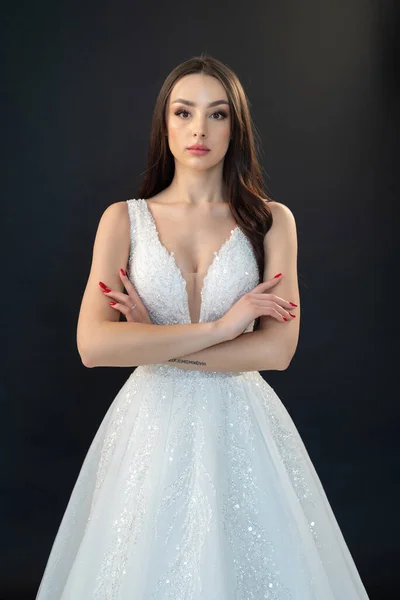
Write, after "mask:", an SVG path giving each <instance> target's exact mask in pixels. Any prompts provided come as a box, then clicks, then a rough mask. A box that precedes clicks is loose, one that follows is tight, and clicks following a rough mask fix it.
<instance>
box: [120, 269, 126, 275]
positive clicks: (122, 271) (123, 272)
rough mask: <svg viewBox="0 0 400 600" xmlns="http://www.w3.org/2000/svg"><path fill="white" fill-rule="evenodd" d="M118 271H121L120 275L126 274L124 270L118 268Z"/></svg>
mask: <svg viewBox="0 0 400 600" xmlns="http://www.w3.org/2000/svg"><path fill="white" fill-rule="evenodd" d="M120 271H121V273H122V275H123V276H124V277H125V276H126V273H125V271H124V270H123V269H120Z"/></svg>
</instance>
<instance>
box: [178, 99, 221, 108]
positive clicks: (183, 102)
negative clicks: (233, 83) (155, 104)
mask: <svg viewBox="0 0 400 600" xmlns="http://www.w3.org/2000/svg"><path fill="white" fill-rule="evenodd" d="M176 102H180V103H181V104H187V105H188V106H196V103H195V102H192V101H191V100H185V99H184V98H177V99H176V100H174V101H173V102H171V104H175V103H176ZM218 104H227V105H228V106H229V102H228V101H227V100H214V102H210V104H208V107H211V106H217V105H218Z"/></svg>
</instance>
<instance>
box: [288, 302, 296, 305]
mask: <svg viewBox="0 0 400 600" xmlns="http://www.w3.org/2000/svg"><path fill="white" fill-rule="evenodd" d="M289 304H291V305H292V306H297V304H295V303H294V302H289Z"/></svg>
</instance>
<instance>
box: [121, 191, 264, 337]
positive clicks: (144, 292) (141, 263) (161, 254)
mask: <svg viewBox="0 0 400 600" xmlns="http://www.w3.org/2000/svg"><path fill="white" fill-rule="evenodd" d="M126 202H127V205H128V212H129V219H130V254H129V263H128V274H129V278H130V280H131V281H132V283H133V285H134V286H135V289H136V291H137V292H138V294H139V295H140V297H141V299H142V301H143V303H144V305H145V306H146V308H147V310H148V312H149V315H150V318H151V320H152V321H153V323H155V324H159V325H172V324H185V323H186V324H189V323H192V319H191V314H192V315H193V314H194V313H195V308H194V307H195V305H197V306H199V310H198V313H199V321H198V322H199V323H205V322H210V321H216V320H217V319H219V318H221V317H222V316H223V315H224V314H225V313H226V312H227V311H228V310H229V309H230V307H231V306H232V305H233V304H234V303H235V302H237V300H239V298H241V297H242V296H243V294H245V293H247V292H249V291H250V290H251V289H253V288H254V287H255V286H256V285H258V283H259V281H260V279H259V274H258V266H257V261H256V258H255V255H254V251H253V248H252V245H251V243H250V241H249V240H248V238H247V237H246V236H245V234H244V233H243V232H242V230H241V229H240V227H239V226H236V227H235V228H234V229H232V230H231V234H230V236H229V238H228V239H227V240H226V241H225V243H224V244H223V245H222V247H221V248H220V249H219V250H216V251H215V252H214V258H213V261H212V263H211V264H210V266H209V268H208V270H207V272H206V274H205V276H204V278H202V280H201V285H200V293H199V298H198V297H197V294H198V291H196V283H195V282H193V281H192V280H191V279H189V278H190V277H192V276H193V274H185V276H184V274H183V273H182V271H181V270H180V269H179V267H178V266H177V264H176V261H175V257H174V253H173V252H169V251H168V250H167V249H166V248H165V246H163V244H162V243H161V241H160V238H159V235H158V231H157V228H156V225H155V222H154V219H153V216H152V214H151V212H150V210H149V208H148V206H147V202H146V200H145V199H143V198H139V199H131V200H127V201H126ZM197 289H198V288H197ZM189 292H190V293H189ZM193 322H196V321H193ZM253 327H254V321H253V322H252V323H250V324H249V326H248V327H247V328H246V330H245V331H252V330H253Z"/></svg>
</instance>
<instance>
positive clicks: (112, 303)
mask: <svg viewBox="0 0 400 600" xmlns="http://www.w3.org/2000/svg"><path fill="white" fill-rule="evenodd" d="M109 304H111V306H114V304H117V303H116V302H109Z"/></svg>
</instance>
